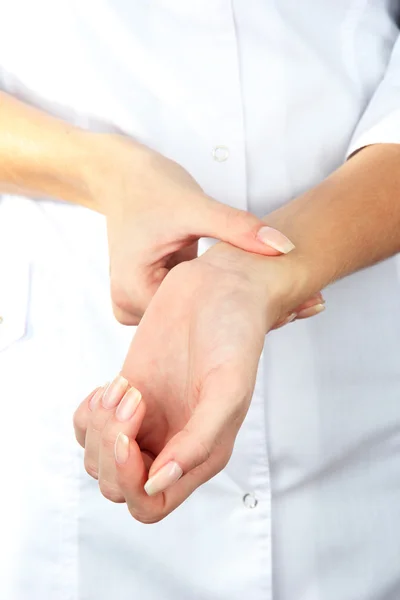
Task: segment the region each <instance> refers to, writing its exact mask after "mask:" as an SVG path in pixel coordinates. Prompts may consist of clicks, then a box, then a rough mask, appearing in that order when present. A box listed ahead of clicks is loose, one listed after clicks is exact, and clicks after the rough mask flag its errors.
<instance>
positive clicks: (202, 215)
mask: <svg viewBox="0 0 400 600" xmlns="http://www.w3.org/2000/svg"><path fill="white" fill-rule="evenodd" d="M0 193H7V194H20V195H21V194H22V195H28V196H31V197H34V198H43V197H45V198H49V197H50V198H54V199H61V200H66V201H68V202H72V203H74V204H80V205H82V206H85V207H87V208H90V209H93V210H96V211H98V212H100V213H102V214H104V216H105V217H106V221H107V231H108V242H109V256H110V287H111V298H112V303H113V309H114V314H115V316H116V318H117V319H118V320H119V321H120V322H121V323H123V324H126V325H137V324H138V323H139V321H140V319H141V317H142V315H143V313H144V311H145V310H146V308H147V306H148V304H149V302H150V300H151V298H152V297H153V295H154V293H155V292H156V290H157V289H158V287H159V285H160V283H161V282H162V281H163V279H164V277H165V276H166V275H167V273H168V272H169V271H170V270H171V268H173V267H174V266H175V265H177V264H179V263H180V262H182V261H187V260H191V259H193V258H195V257H196V256H197V241H198V239H199V238H200V237H213V238H216V239H220V240H225V241H226V242H229V243H230V244H232V245H234V246H238V247H240V248H242V249H244V250H247V251H249V252H254V253H260V254H263V255H270V256H277V255H279V254H281V253H282V252H288V251H290V250H291V249H292V248H293V245H292V244H291V243H290V242H289V240H288V239H287V238H286V237H285V236H284V235H282V234H281V233H280V232H279V231H276V230H273V229H271V228H269V229H267V230H265V229H263V231H264V235H263V241H262V240H261V238H260V229H261V228H262V227H263V226H264V223H263V222H262V221H261V220H259V219H257V218H256V217H255V216H254V215H252V214H250V213H248V212H245V211H240V210H237V209H234V208H231V207H229V206H226V205H224V204H222V203H220V202H217V201H216V200H214V199H213V198H211V197H209V196H207V194H205V193H204V192H203V190H202V189H201V187H200V186H199V185H198V183H197V182H196V181H195V180H194V179H193V177H191V175H190V174H189V173H188V172H187V171H185V169H183V168H182V167H181V166H180V165H178V164H177V163H176V162H174V161H172V160H170V159H168V158H165V157H164V156H162V155H160V154H159V153H157V152H155V151H153V150H151V149H150V148H147V147H145V146H143V145H141V144H139V143H137V142H135V141H134V140H133V139H130V138H128V137H126V136H122V135H111V134H97V133H91V132H85V131H82V130H80V129H77V128H75V127H72V126H71V125H68V124H67V123H64V122H63V121H60V120H58V119H55V118H53V117H51V116H49V115H47V114H45V113H43V112H41V111H39V110H36V109H34V108H32V107H30V106H27V105H25V104H23V103H21V102H19V101H18V100H16V99H15V98H13V97H11V96H9V95H7V94H4V93H0ZM171 216H173V218H171ZM314 304H315V302H314ZM300 309H301V307H299V310H300Z"/></svg>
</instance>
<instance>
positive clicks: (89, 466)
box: [83, 457, 99, 479]
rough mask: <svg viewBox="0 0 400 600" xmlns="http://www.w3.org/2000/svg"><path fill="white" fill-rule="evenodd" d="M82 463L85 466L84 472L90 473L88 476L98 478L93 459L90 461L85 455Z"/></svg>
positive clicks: (97, 470)
mask: <svg viewBox="0 0 400 600" xmlns="http://www.w3.org/2000/svg"><path fill="white" fill-rule="evenodd" d="M83 464H84V466H85V471H86V473H87V474H88V475H90V477H93V479H98V478H99V469H98V466H97V464H96V463H95V462H94V461H92V460H90V459H87V458H86V457H85V460H84V463H83Z"/></svg>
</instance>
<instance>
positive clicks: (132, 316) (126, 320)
mask: <svg viewBox="0 0 400 600" xmlns="http://www.w3.org/2000/svg"><path fill="white" fill-rule="evenodd" d="M112 309H113V313H114V317H115V318H116V319H117V321H118V322H119V323H121V325H139V323H140V320H141V318H142V316H143V311H142V310H140V314H137V313H136V312H130V311H128V310H126V309H124V308H121V307H120V306H118V305H117V304H116V303H115V302H114V301H113V302H112Z"/></svg>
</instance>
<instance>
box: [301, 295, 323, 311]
mask: <svg viewBox="0 0 400 600" xmlns="http://www.w3.org/2000/svg"><path fill="white" fill-rule="evenodd" d="M317 304H325V300H324V298H323V296H322V294H321V292H319V293H318V294H315V295H314V296H312V298H309V299H308V300H307V301H306V302H303V303H302V304H300V305H299V306H297V307H296V308H295V310H294V312H296V313H299V312H300V311H302V310H305V309H306V308H311V307H312V306H316V305H317Z"/></svg>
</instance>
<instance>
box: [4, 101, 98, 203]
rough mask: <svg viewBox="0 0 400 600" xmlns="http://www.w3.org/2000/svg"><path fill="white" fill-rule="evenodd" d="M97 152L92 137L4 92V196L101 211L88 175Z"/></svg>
mask: <svg viewBox="0 0 400 600" xmlns="http://www.w3.org/2000/svg"><path fill="white" fill-rule="evenodd" d="M94 150H95V147H94V144H93V141H92V138H91V137H90V135H87V134H85V133H84V132H83V131H81V130H79V129H77V128H75V127H73V126H72V125H69V124H67V123H64V122H63V121H60V120H58V119H55V118H53V117H51V116H49V115H47V114H46V113H43V112H41V111H39V110H37V109H35V108H32V107H30V106H28V105H26V104H23V103H22V102H19V101H18V100H16V99H15V98H13V97H12V96H9V95H8V94H5V93H3V92H0V193H3V194H4V193H7V194H21V195H22V194H26V195H29V196H33V197H37V198H38V197H51V198H58V199H61V200H68V201H70V202H74V203H76V204H82V205H83V206H87V207H89V208H95V209H97V210H99V208H100V207H99V205H98V203H97V202H96V200H95V198H94V197H93V196H92V195H91V193H90V182H89V176H88V173H87V172H85V170H84V166H86V167H88V165H89V164H90V163H91V161H93V154H94Z"/></svg>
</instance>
